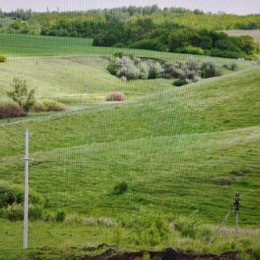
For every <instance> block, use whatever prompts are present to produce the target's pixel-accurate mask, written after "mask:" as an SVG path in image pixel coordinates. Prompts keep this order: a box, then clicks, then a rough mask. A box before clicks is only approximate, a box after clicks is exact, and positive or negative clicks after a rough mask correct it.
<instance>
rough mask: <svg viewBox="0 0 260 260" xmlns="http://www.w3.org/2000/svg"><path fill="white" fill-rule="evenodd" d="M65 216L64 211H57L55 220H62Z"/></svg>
mask: <svg viewBox="0 0 260 260" xmlns="http://www.w3.org/2000/svg"><path fill="white" fill-rule="evenodd" d="M65 218H66V213H65V212H64V211H60V212H58V213H57V215H56V217H55V220H56V221H57V222H63V221H64V220H65Z"/></svg>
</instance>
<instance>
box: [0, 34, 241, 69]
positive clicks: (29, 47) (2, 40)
mask: <svg viewBox="0 0 260 260" xmlns="http://www.w3.org/2000/svg"><path fill="white" fill-rule="evenodd" d="M115 52H126V53H133V54H135V55H137V56H142V57H150V58H158V59H167V60H187V59H191V58H194V59H196V60H205V59H206V60H211V61H214V62H217V63H222V64H223V63H225V62H227V61H229V60H230V61H232V60H231V59H224V58H216V57H208V56H203V55H190V54H181V53H169V52H158V51H150V50H136V49H124V48H110V47H95V46H92V39H86V38H84V39H82V38H69V37H50V36H32V35H23V34H22V35H19V34H1V33H0V53H4V54H7V55H9V56H75V55H76V56H77V55H80V56H108V55H112V54H113V53H115ZM244 64H245V63H244Z"/></svg>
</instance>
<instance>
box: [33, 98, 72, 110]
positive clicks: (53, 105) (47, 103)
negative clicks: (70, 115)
mask: <svg viewBox="0 0 260 260" xmlns="http://www.w3.org/2000/svg"><path fill="white" fill-rule="evenodd" d="M31 111H32V112H65V111H67V108H66V107H65V105H64V104H63V103H60V102H57V101H55V100H50V99H45V100H42V101H40V102H38V103H36V105H34V107H33V108H32V109H31Z"/></svg>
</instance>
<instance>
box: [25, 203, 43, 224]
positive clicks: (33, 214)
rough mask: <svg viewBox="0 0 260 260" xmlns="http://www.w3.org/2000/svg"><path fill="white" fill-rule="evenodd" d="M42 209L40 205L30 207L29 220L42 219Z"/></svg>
mask: <svg viewBox="0 0 260 260" xmlns="http://www.w3.org/2000/svg"><path fill="white" fill-rule="evenodd" d="M42 213H43V210H42V207H41V206H39V205H33V204H32V205H29V212H28V215H29V219H30V220H38V219H42Z"/></svg>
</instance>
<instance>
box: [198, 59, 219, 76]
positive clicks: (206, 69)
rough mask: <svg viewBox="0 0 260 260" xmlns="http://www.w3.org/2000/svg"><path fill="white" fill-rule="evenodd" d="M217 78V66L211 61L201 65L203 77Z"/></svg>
mask: <svg viewBox="0 0 260 260" xmlns="http://www.w3.org/2000/svg"><path fill="white" fill-rule="evenodd" d="M215 76H217V70H216V65H215V64H214V63H213V62H211V61H205V62H203V63H202V64H201V77H202V78H211V77H215Z"/></svg>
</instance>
